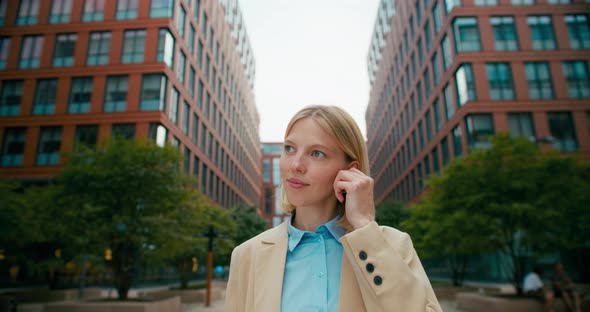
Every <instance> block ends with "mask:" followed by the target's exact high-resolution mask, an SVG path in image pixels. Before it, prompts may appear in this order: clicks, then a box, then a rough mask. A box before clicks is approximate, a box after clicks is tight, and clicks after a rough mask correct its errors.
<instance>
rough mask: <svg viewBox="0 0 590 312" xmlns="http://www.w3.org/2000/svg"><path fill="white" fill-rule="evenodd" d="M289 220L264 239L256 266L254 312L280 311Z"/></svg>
mask: <svg viewBox="0 0 590 312" xmlns="http://www.w3.org/2000/svg"><path fill="white" fill-rule="evenodd" d="M287 222H289V221H288V220H287V221H285V222H283V223H282V224H281V225H279V226H277V227H276V228H274V229H273V230H272V231H269V232H267V235H265V236H264V237H262V239H261V240H260V245H259V246H258V250H257V252H256V260H255V264H254V272H255V282H254V297H255V298H254V303H255V304H254V305H255V307H254V311H280V310H281V294H282V290H283V275H284V272H285V261H286V258H287V245H288V242H289V236H288V234H287V230H288V223H287Z"/></svg>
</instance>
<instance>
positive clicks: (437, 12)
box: [432, 2, 442, 33]
mask: <svg viewBox="0 0 590 312" xmlns="http://www.w3.org/2000/svg"><path fill="white" fill-rule="evenodd" d="M432 16H433V18H434V32H435V33H438V32H439V31H440V28H441V26H442V17H441V15H440V10H439V9H438V2H437V3H435V4H434V7H432Z"/></svg>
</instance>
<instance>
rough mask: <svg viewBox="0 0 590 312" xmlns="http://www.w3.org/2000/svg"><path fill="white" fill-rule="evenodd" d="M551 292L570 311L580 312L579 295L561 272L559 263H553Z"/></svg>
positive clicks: (565, 274)
mask: <svg viewBox="0 0 590 312" xmlns="http://www.w3.org/2000/svg"><path fill="white" fill-rule="evenodd" d="M553 292H554V293H555V298H563V301H564V302H565V304H566V305H567V307H568V309H569V310H570V311H575V312H580V311H582V308H581V302H580V294H579V293H578V292H577V291H575V290H574V283H573V282H572V280H571V279H570V277H569V276H568V275H567V273H565V271H564V270H563V264H561V262H557V263H555V266H554V272H553ZM572 300H573V302H572ZM574 309H575V310H574Z"/></svg>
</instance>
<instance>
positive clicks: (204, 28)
mask: <svg viewBox="0 0 590 312" xmlns="http://www.w3.org/2000/svg"><path fill="white" fill-rule="evenodd" d="M207 23H208V22H207V14H205V13H203V19H202V20H201V34H202V35H203V38H207ZM240 42H241V41H240Z"/></svg>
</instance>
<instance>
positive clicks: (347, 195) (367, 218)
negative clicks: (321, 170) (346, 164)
mask: <svg viewBox="0 0 590 312" xmlns="http://www.w3.org/2000/svg"><path fill="white" fill-rule="evenodd" d="M373 185H374V182H373V179H372V178H371V177H369V176H367V175H366V174H364V173H363V172H362V171H360V170H358V169H356V168H354V167H353V168H350V169H348V170H340V172H338V175H336V179H335V180H334V192H335V193H336V198H337V199H338V201H339V202H341V203H342V202H343V203H344V208H345V210H346V219H347V220H348V222H349V223H350V224H351V225H352V227H353V228H354V229H355V230H356V229H359V228H362V227H363V226H365V225H367V224H369V223H371V222H372V221H374V220H375V203H374V201H373Z"/></svg>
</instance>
